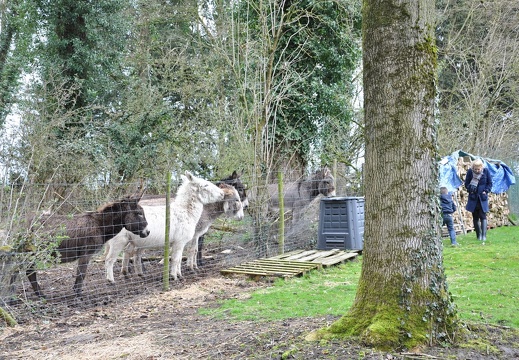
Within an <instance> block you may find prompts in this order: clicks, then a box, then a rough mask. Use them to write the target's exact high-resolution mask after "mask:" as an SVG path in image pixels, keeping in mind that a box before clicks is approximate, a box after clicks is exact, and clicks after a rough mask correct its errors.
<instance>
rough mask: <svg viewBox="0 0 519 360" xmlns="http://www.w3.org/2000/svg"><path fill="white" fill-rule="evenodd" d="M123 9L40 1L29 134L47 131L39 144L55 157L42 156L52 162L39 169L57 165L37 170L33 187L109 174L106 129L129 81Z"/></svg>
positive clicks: (114, 1) (106, 2) (116, 0)
mask: <svg viewBox="0 0 519 360" xmlns="http://www.w3.org/2000/svg"><path fill="white" fill-rule="evenodd" d="M125 6H126V5H125V2H124V1H122V0H102V1H96V2H91V1H85V0H81V1H75V0H74V1H69V0H58V1H47V0H40V1H39V14H41V22H40V28H39V32H38V35H39V36H38V37H36V38H35V39H36V41H37V42H38V44H39V46H38V50H37V56H36V60H35V65H34V67H33V68H32V69H31V70H32V75H33V81H32V82H31V83H30V84H28V87H29V88H30V91H32V96H29V97H28V98H29V99H30V101H29V102H28V103H27V104H25V105H24V106H25V111H26V112H27V113H28V116H25V117H24V119H23V121H24V124H23V126H24V127H25V128H26V131H29V132H30V133H31V134H32V138H33V139H34V138H35V137H38V134H37V132H38V131H41V130H43V132H42V133H41V137H40V138H41V140H43V139H47V144H46V145H45V144H41V145H45V146H46V148H47V149H51V150H52V149H53V151H50V152H47V151H39V154H40V155H41V156H47V157H51V158H52V160H49V161H44V162H42V163H41V164H43V163H46V164H53V165H50V166H46V167H45V168H44V167H43V166H42V167H41V168H39V169H37V170H36V171H35V172H34V175H35V176H34V181H36V182H42V181H45V180H47V179H48V178H49V177H50V176H57V178H58V179H59V180H60V181H63V182H79V181H81V180H82V179H83V178H85V177H87V176H90V177H92V178H95V177H98V176H99V173H100V172H102V171H103V170H104V168H105V164H104V163H105V162H106V156H105V154H104V153H103V148H102V146H101V144H102V143H103V142H106V141H109V139H108V140H107V139H106V136H105V129H104V127H105V126H106V124H107V123H108V122H109V117H108V116H107V114H108V113H111V112H112V111H113V110H114V108H116V107H117V105H118V103H119V102H120V98H119V90H118V83H119V82H120V81H121V79H123V78H124V72H123V69H122V67H121V65H120V64H121V62H120V60H121V57H122V56H123V55H124V54H125V51H124V50H125V37H126V36H127V31H126V29H127V25H126V24H125V22H124V9H125ZM36 109H37V110H36ZM31 111H37V115H36V116H34V115H30V113H31ZM57 119H59V121H56V120H57ZM31 128H32V129H31ZM47 128H48V129H49V130H50V132H49V133H47ZM27 145H28V146H27V147H26V149H33V148H34V146H33V144H27ZM25 158H26V160H27V161H29V159H31V158H32V155H31V154H30V153H26V155H25ZM102 169H103V170H102Z"/></svg>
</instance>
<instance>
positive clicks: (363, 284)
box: [317, 0, 457, 349]
mask: <svg viewBox="0 0 519 360" xmlns="http://www.w3.org/2000/svg"><path fill="white" fill-rule="evenodd" d="M434 14H435V12H434V1H433V0H404V1H400V0H364V3H363V64H364V74H363V76H364V111H365V123H366V129H365V133H366V163H365V179H366V180H365V192H366V202H365V219H366V220H365V228H364V230H365V233H364V251H363V266H362V273H361V277H360V281H359V287H358V290H357V295H356V299H355V302H354V304H353V306H352V308H351V309H350V310H349V311H348V313H347V314H346V315H345V316H343V317H342V318H341V319H340V320H338V321H337V322H335V323H334V324H332V325H331V326H330V327H329V328H328V329H325V330H323V331H321V332H319V333H317V335H319V336H339V335H355V336H360V338H361V339H362V341H363V342H365V343H367V344H370V345H373V346H375V347H378V348H383V349H384V348H385V349H395V348H413V347H415V346H419V345H423V344H431V343H437V342H443V341H450V340H452V338H453V336H454V334H456V326H457V315H456V312H455V309H454V306H453V303H452V300H451V297H450V295H449V293H448V289H447V283H446V278H445V274H444V269H443V258H442V242H441V237H440V232H439V230H440V228H439V224H440V219H439V214H440V211H439V207H438V200H437V196H438V180H437V179H438V170H437V168H438V167H437V160H438V152H437V140H436V127H435V119H434V109H435V96H436V66H437V63H436V61H437V55H436V46H435V39H434V32H433V31H434Z"/></svg>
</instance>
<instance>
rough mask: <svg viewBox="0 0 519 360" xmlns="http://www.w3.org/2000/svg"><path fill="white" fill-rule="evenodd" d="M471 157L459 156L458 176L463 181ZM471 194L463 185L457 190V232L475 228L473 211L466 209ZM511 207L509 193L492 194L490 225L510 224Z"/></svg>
mask: <svg viewBox="0 0 519 360" xmlns="http://www.w3.org/2000/svg"><path fill="white" fill-rule="evenodd" d="M470 164H471V160H470V157H468V156H467V157H460V158H458V176H459V177H460V179H461V180H462V181H465V176H466V175H467V171H468V169H470ZM468 197H469V194H468V192H467V190H466V189H465V187H464V186H463V185H462V186H460V187H459V189H458V191H457V192H456V197H455V199H454V201H455V203H456V206H457V207H458V211H456V213H455V214H454V226H455V229H456V232H457V233H464V232H468V231H473V230H474V225H473V223H472V213H470V212H468V211H467V210H465V206H466V205H467V201H468ZM509 213H510V209H509V207H508V194H507V193H502V194H492V193H491V194H490V197H489V212H488V213H487V219H488V227H489V228H495V227H499V226H506V225H509V221H508V215H509Z"/></svg>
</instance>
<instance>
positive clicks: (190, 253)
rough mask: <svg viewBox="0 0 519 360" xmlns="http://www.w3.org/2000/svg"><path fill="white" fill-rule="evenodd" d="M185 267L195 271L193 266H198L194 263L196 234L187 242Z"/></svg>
mask: <svg viewBox="0 0 519 360" xmlns="http://www.w3.org/2000/svg"><path fill="white" fill-rule="evenodd" d="M186 247H187V251H186V252H187V262H186V263H187V267H188V269H189V270H191V271H193V272H195V268H198V266H197V265H196V253H197V248H198V238H197V237H196V235H195V236H194V237H193V239H191V241H190V242H188V243H187V245H186Z"/></svg>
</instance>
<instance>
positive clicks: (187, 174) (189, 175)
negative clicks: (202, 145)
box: [185, 170, 193, 181]
mask: <svg viewBox="0 0 519 360" xmlns="http://www.w3.org/2000/svg"><path fill="white" fill-rule="evenodd" d="M185 175H186V176H185V177H186V179H187V180H189V181H193V174H191V173H190V172H189V171H187V170H186V172H185Z"/></svg>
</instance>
